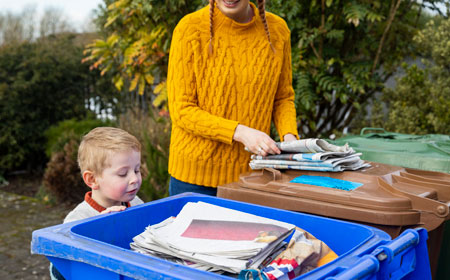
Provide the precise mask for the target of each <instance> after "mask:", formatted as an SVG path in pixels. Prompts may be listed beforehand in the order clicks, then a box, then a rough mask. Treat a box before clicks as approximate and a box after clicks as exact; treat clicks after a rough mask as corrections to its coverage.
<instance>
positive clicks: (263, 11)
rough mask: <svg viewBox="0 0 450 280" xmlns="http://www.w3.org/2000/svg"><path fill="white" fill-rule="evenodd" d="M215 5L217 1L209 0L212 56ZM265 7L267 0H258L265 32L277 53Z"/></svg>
mask: <svg viewBox="0 0 450 280" xmlns="http://www.w3.org/2000/svg"><path fill="white" fill-rule="evenodd" d="M214 5H215V0H209V53H210V54H212V52H213V47H212V40H213V37H214V28H213V15H214ZM265 6H266V1H265V0H258V10H259V15H260V17H261V21H262V23H263V24H264V30H265V31H266V36H267V40H268V41H269V45H270V47H271V48H272V51H273V52H275V48H274V47H273V45H272V40H271V39H270V31H269V25H268V24H267V19H266V9H265Z"/></svg>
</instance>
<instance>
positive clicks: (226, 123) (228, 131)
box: [217, 119, 239, 145]
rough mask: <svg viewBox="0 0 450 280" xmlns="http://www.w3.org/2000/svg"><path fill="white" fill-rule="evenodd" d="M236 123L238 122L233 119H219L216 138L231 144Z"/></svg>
mask: <svg viewBox="0 0 450 280" xmlns="http://www.w3.org/2000/svg"><path fill="white" fill-rule="evenodd" d="M238 124H239V122H237V121H233V120H227V119H223V120H221V124H220V129H219V130H218V131H219V133H218V135H217V139H218V140H219V141H221V142H223V143H226V144H229V145H231V144H232V143H233V136H234V131H235V130H236V127H237V126H238Z"/></svg>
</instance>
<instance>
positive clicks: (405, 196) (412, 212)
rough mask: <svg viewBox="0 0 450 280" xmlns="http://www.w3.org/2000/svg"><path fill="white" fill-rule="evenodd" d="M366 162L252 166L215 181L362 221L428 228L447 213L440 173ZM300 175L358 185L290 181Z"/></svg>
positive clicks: (229, 190) (232, 191)
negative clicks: (361, 165) (331, 166)
mask: <svg viewBox="0 0 450 280" xmlns="http://www.w3.org/2000/svg"><path fill="white" fill-rule="evenodd" d="M371 164H372V167H370V168H367V169H364V170H360V171H345V172H340V173H334V172H315V171H299V170H286V171H283V172H280V171H278V170H274V169H264V170H262V171H253V172H250V173H246V174H242V175H241V176H240V180H239V181H238V182H235V183H231V184H228V185H224V186H219V188H218V196H220V197H224V198H230V199H235V200H240V201H246V202H251V203H257V204H263V205H267V206H272V207H277V208H282V209H286V210H292V211H301V212H307V213H312V214H318V215H322V216H328V217H334V218H341V219H347V220H353V221H359V222H365V223H372V224H379V225H390V226H415V225H420V226H423V227H425V228H426V229H427V230H429V231H431V230H433V229H435V228H436V227H438V226H439V225H440V224H442V223H443V222H444V221H445V220H446V219H448V218H450V215H449V203H448V201H450V182H445V181H443V180H440V181H439V179H437V180H438V181H439V182H436V181H434V179H430V178H431V177H430V176H428V177H424V176H422V178H417V177H415V178H410V177H408V176H407V175H409V174H412V175H414V176H419V177H420V176H421V175H423V174H417V173H411V172H408V171H407V170H405V169H404V168H402V167H397V166H391V165H386V164H380V163H371ZM431 173H437V172H431ZM301 175H311V176H325V177H331V178H336V179H340V180H346V181H351V182H358V183H362V184H363V185H362V186H360V187H358V188H356V189H354V190H351V191H346V190H340V189H333V188H327V187H320V186H314V185H307V184H299V183H290V181H291V180H292V179H294V178H296V177H298V176H301ZM428 175H429V174H428ZM432 175H433V174H432ZM433 178H438V176H434V177H433ZM445 183H447V184H445ZM439 200H443V202H441V201H439Z"/></svg>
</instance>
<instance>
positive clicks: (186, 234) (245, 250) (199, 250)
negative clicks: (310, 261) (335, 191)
mask: <svg viewBox="0 0 450 280" xmlns="http://www.w3.org/2000/svg"><path fill="white" fill-rule="evenodd" d="M294 228H295V226H294V225H292V224H288V223H284V222H280V221H276V220H272V219H268V218H264V217H260V216H256V215H252V214H248V213H244V212H241V211H237V210H232V209H228V208H224V207H220V206H216V205H212V204H208V203H204V202H197V203H194V202H189V203H187V204H186V205H185V206H184V207H183V209H182V210H181V211H180V213H179V214H178V216H177V217H170V218H167V219H166V220H164V221H162V222H161V223H159V224H155V225H150V226H148V227H147V228H146V229H145V231H144V232H143V233H141V234H139V235H137V236H136V237H134V238H133V242H132V243H131V244H130V247H131V249H132V250H134V251H137V252H140V253H143V254H148V255H153V256H157V257H159V258H163V259H166V260H170V261H174V262H177V263H181V264H184V265H187V266H190V267H194V268H198V269H202V270H206V271H214V272H229V273H233V274H238V273H239V272H240V271H241V270H244V269H257V268H260V265H261V264H262V263H263V262H264V261H266V262H267V259H273V257H274V256H273V255H274V254H276V255H278V254H279V253H280V252H281V251H283V250H284V249H285V247H286V246H287V244H286V242H284V241H283V240H284V239H286V238H287V237H288V236H289V235H290V234H291V233H292V232H293V230H294Z"/></svg>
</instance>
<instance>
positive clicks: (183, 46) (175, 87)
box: [167, 19, 238, 144]
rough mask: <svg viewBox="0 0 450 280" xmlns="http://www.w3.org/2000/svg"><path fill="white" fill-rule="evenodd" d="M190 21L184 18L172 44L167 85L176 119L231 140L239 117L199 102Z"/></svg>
mask: <svg viewBox="0 0 450 280" xmlns="http://www.w3.org/2000/svg"><path fill="white" fill-rule="evenodd" d="M188 25H189V23H188V22H187V20H185V19H184V20H182V21H180V23H179V24H178V26H177V28H175V31H174V33H173V37H172V43H171V46H170V57H169V69H168V75H167V89H168V96H169V111H170V117H171V119H172V123H173V124H174V125H176V126H178V127H180V128H182V129H183V130H185V131H187V132H189V133H192V134H194V135H198V136H202V137H205V138H208V139H211V140H216V141H221V142H224V143H228V144H231V143H232V141H233V135H234V131H235V129H236V126H237V125H238V122H237V121H233V120H228V119H225V118H222V117H218V116H215V115H213V114H211V113H209V112H207V111H205V110H203V109H202V108H200V107H199V106H198V100H197V88H196V77H195V71H194V69H195V67H194V63H198V61H196V60H195V56H194V47H193V45H192V44H191V43H190V42H189V39H188V38H187V37H188V34H189V33H191V32H189V30H187V29H188V28H187V26H188Z"/></svg>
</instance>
